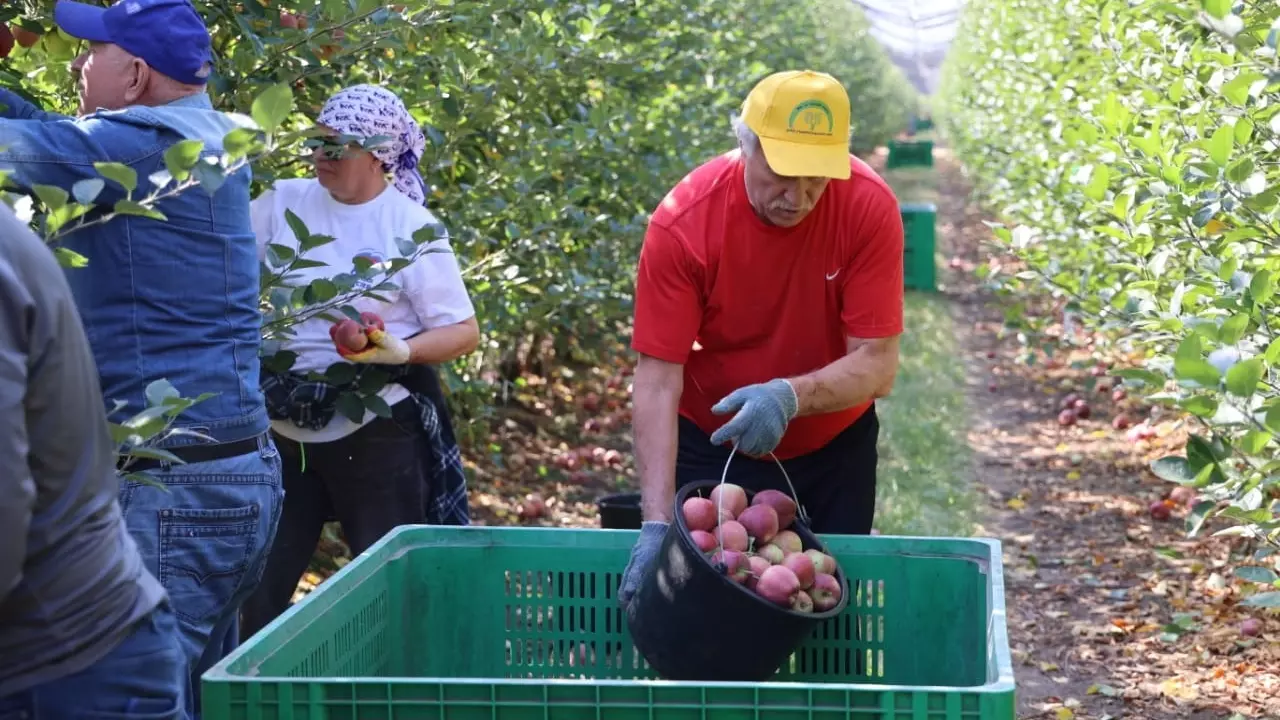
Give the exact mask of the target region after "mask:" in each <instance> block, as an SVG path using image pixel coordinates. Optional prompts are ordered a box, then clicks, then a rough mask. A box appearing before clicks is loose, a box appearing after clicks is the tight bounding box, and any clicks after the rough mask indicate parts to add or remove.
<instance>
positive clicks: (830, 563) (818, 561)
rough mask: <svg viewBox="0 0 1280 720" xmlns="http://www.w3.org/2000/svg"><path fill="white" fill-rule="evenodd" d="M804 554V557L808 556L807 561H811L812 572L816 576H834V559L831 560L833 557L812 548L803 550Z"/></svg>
mask: <svg viewBox="0 0 1280 720" xmlns="http://www.w3.org/2000/svg"><path fill="white" fill-rule="evenodd" d="M804 554H805V555H808V556H809V560H811V561H812V562H813V570H814V572H815V573H817V574H824V573H825V574H827V575H835V574H836V559H835V558H833V557H831V556H830V555H828V554H826V553H824V552H822V551H821V550H817V549H814V548H809V549H808V550H805V551H804Z"/></svg>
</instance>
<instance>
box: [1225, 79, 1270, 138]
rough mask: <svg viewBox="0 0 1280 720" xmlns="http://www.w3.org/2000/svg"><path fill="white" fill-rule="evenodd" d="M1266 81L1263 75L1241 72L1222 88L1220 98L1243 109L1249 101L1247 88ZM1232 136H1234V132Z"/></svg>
mask: <svg viewBox="0 0 1280 720" xmlns="http://www.w3.org/2000/svg"><path fill="white" fill-rule="evenodd" d="M1266 79H1267V77H1266V76H1265V75H1260V74H1258V73H1256V72H1250V71H1247V70H1246V71H1243V72H1241V73H1240V74H1238V75H1236V76H1235V77H1234V78H1232V79H1231V81H1230V82H1228V83H1226V84H1225V85H1223V86H1222V96H1223V97H1224V98H1226V99H1227V100H1230V101H1231V103H1232V104H1234V105H1237V106H1239V107H1244V105H1245V103H1246V102H1248V101H1249V88H1251V87H1253V84H1254V83H1256V82H1258V81H1260V80H1266ZM1232 134H1233V135H1234V131H1233V133H1232Z"/></svg>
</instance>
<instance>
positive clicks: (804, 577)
mask: <svg viewBox="0 0 1280 720" xmlns="http://www.w3.org/2000/svg"><path fill="white" fill-rule="evenodd" d="M782 565H783V567H785V568H787V569H789V570H791V572H793V573H795V574H796V579H798V580H799V581H800V587H801V589H808V588H809V586H811V585H813V576H814V575H815V574H817V569H816V567H815V566H814V563H813V558H811V557H809V555H808V554H807V553H791V554H790V555H788V556H787V557H786V559H785V560H783V561H782Z"/></svg>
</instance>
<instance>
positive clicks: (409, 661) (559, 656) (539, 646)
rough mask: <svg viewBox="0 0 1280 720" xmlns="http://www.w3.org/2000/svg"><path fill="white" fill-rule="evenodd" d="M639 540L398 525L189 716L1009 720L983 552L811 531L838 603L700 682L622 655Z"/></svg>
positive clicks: (995, 602) (284, 621)
mask: <svg viewBox="0 0 1280 720" xmlns="http://www.w3.org/2000/svg"><path fill="white" fill-rule="evenodd" d="M638 535H639V533H638V532H637V531H635V530H571V529H555V528H550V529H544V528H498V527H480V526H472V527H462V528H458V527H437V526H406V527H404V528H401V529H399V530H397V531H395V532H393V533H391V534H389V535H388V536H387V537H385V538H383V540H382V541H380V542H379V543H377V544H376V545H374V546H373V547H372V548H370V549H369V550H368V551H366V552H365V553H363V554H362V555H360V556H359V557H358V558H356V559H355V560H353V561H352V562H351V563H349V564H348V565H347V566H346V567H344V568H343V569H342V570H341V571H340V572H338V573H337V574H336V575H334V576H333V577H332V578H330V579H329V580H328V581H327V582H325V583H323V584H322V585H321V586H320V587H319V588H317V589H316V590H315V591H314V592H312V593H311V594H310V595H308V596H307V597H306V598H304V599H303V600H302V601H301V602H299V603H298V604H297V605H295V606H294V607H292V608H290V609H289V611H287V612H286V613H285V614H284V615H282V616H281V617H279V618H277V619H276V620H275V621H274V622H273V623H271V624H270V625H268V626H267V627H266V628H264V629H263V630H262V631H261V632H259V633H258V634H257V635H255V636H254V637H252V638H250V639H249V641H248V642H246V643H245V644H244V645H242V646H241V647H240V648H238V649H237V650H236V651H235V652H233V653H232V654H231V655H229V656H228V657H226V658H224V659H223V660H222V662H220V663H218V664H217V665H216V666H214V667H213V668H212V669H210V670H209V671H208V672H207V673H205V675H204V677H203V683H202V687H203V717H204V719H205V720H525V719H535V718H536V719H537V720H655V719H659V720H695V719H696V720H739V719H742V720H746V719H748V718H749V719H751V720H761V719H769V720H772V719H774V718H777V719H778V720H819V719H823V720H825V719H830V720H835V719H836V718H840V719H842V720H962V719H963V720H1014V678H1013V669H1012V665H1011V663H1010V656H1009V646H1008V638H1007V636H1006V632H1005V613H1004V581H1003V576H1002V571H1001V562H1000V557H1001V556H1000V545H999V543H998V542H997V541H994V540H985V539H932V538H899V537H878V536H872V537H861V536H824V537H823V541H824V542H826V543H827V544H828V545H829V546H830V548H831V550H832V552H833V553H834V554H835V555H836V557H837V558H838V560H839V561H840V562H841V563H842V565H843V567H844V569H845V570H846V572H847V573H848V575H849V579H850V592H851V598H850V602H849V607H848V611H847V612H845V613H844V614H843V615H841V616H840V617H838V618H835V619H833V620H831V621H829V622H828V623H826V624H824V625H823V626H822V627H820V628H819V629H818V630H817V631H816V632H815V634H814V636H813V637H812V638H811V639H810V640H808V641H807V642H806V643H805V645H803V646H802V647H801V648H800V649H799V651H798V652H797V653H796V655H795V656H794V657H793V658H792V661H791V663H790V665H789V667H784V668H783V669H782V670H781V671H780V672H779V674H778V676H777V681H776V682H767V683H746V682H744V683H699V682H668V681H662V680H656V679H653V673H652V672H651V671H649V670H648V668H647V667H646V663H645V662H644V660H643V659H641V658H640V657H639V654H638V653H637V652H635V650H634V649H633V648H632V646H631V642H630V638H629V634H628V632H627V629H626V625H625V623H624V622H623V616H622V611H621V610H620V609H619V608H618V606H617V601H616V600H615V597H614V596H615V588H616V586H617V583H618V581H619V575H620V573H621V571H622V569H623V568H624V567H625V566H626V563H627V559H628V557H629V555H630V552H631V548H632V546H633V544H634V543H635V541H636V538H637V537H638ZM745 630H747V629H746V628H744V631H745Z"/></svg>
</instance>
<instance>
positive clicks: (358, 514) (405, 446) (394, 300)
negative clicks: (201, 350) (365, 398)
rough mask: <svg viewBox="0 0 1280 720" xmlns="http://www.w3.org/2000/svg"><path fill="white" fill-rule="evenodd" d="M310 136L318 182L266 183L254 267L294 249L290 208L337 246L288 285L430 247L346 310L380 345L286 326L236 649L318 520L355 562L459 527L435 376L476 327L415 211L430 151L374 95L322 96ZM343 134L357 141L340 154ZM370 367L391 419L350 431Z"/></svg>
mask: <svg viewBox="0 0 1280 720" xmlns="http://www.w3.org/2000/svg"><path fill="white" fill-rule="evenodd" d="M317 125H319V126H320V127H322V128H325V129H327V130H328V131H329V132H330V133H331V134H330V135H329V139H328V140H327V141H326V144H325V145H324V146H323V147H321V148H320V149H319V150H317V151H316V153H315V154H314V155H313V158H314V162H315V168H316V175H315V177H314V178H306V179H294V180H281V181H278V182H276V183H275V185H274V187H272V188H271V189H270V190H268V191H266V192H264V193H263V194H262V195H261V196H259V197H258V198H256V199H255V200H254V201H253V203H252V217H253V228H254V232H255V233H256V234H257V236H258V244H259V247H260V248H261V255H262V257H264V258H265V257H266V255H267V252H268V245H269V244H275V245H283V246H285V247H287V248H289V249H290V250H293V251H294V252H297V251H298V249H299V245H300V243H299V241H298V238H297V236H296V235H295V233H294V231H293V228H292V227H291V226H290V223H289V222H288V220H287V219H286V215H285V211H286V210H287V211H291V212H292V213H293V214H294V215H296V216H297V217H298V218H299V219H300V220H302V222H303V224H304V225H305V226H306V231H307V233H309V234H310V235H313V236H314V235H324V236H329V237H332V238H334V239H333V240H332V241H330V242H327V243H325V244H322V245H319V246H318V247H314V248H311V249H308V250H307V251H306V252H305V253H304V255H303V257H304V258H307V259H310V260H318V261H321V262H323V263H325V264H326V265H325V266H324V267H316V268H307V269H302V270H299V271H297V272H296V274H294V279H292V280H291V283H292V284H296V285H304V284H307V283H309V282H311V281H312V280H315V279H317V278H319V277H330V278H331V277H334V276H335V275H338V274H340V273H355V272H356V269H357V268H356V265H355V263H354V259H355V258H357V257H364V258H366V259H367V260H370V261H373V262H374V263H375V264H376V263H382V262H385V261H389V260H391V259H392V258H396V257H401V253H400V251H399V250H398V247H397V239H399V240H402V241H404V240H411V239H412V238H413V237H414V235H415V233H418V232H419V231H420V230H422V229H423V228H429V229H430V230H431V231H433V232H434V233H435V237H436V239H435V240H433V241H431V242H430V243H429V244H427V245H425V246H424V247H425V249H426V250H428V252H426V253H423V254H416V255H415V256H416V258H417V259H415V260H414V261H413V262H412V264H410V265H409V266H408V267H405V268H403V269H402V270H400V271H399V272H398V273H396V274H394V275H393V276H391V277H390V281H391V282H393V283H395V284H396V285H397V286H398V287H399V289H398V290H389V291H388V290H379V291H377V294H378V295H380V296H381V297H383V298H385V299H386V300H387V301H388V302H382V301H381V300H377V299H373V298H368V297H365V298H359V299H357V300H355V301H354V302H353V303H352V305H354V306H355V308H356V309H357V310H359V311H361V312H373V313H376V314H378V315H379V316H380V317H381V318H382V320H383V322H384V324H385V327H386V333H385V337H383V338H381V339H379V340H378V342H377V343H371V344H370V345H369V347H368V349H366V350H364V351H363V352H360V353H355V354H352V353H350V352H344V353H343V354H341V355H340V354H339V352H338V350H337V348H336V346H335V341H334V340H333V339H332V338H331V337H330V329H331V327H332V322H331V321H330V320H326V319H323V318H319V317H315V318H312V319H308V320H305V321H303V322H302V323H300V324H298V325H297V326H295V327H294V335H293V337H290V338H288V339H287V340H286V341H285V342H284V343H283V344H282V346H281V348H280V349H281V350H287V351H290V352H292V353H294V354H296V360H295V362H294V364H293V366H292V368H291V369H290V371H289V372H287V373H274V372H271V371H269V370H267V369H265V368H264V370H263V379H262V386H263V389H264V391H265V392H266V395H267V405H268V410H269V411H270V413H271V416H272V430H273V432H274V433H275V436H276V443H277V445H278V446H279V448H280V454H281V456H282V459H283V461H284V463H283V467H284V488H285V501H284V509H283V512H282V515H281V518H280V522H279V525H278V529H277V531H276V537H275V542H274V543H273V546H272V550H271V556H270V559H269V560H268V564H267V566H266V569H265V571H264V573H263V577H262V581H261V583H260V585H259V587H258V590H257V591H256V592H255V594H254V595H253V596H252V597H251V598H250V599H249V600H248V601H247V602H246V603H245V605H244V608H243V618H242V622H243V626H242V631H241V635H242V636H243V637H246V638H247V637H249V636H251V635H252V634H253V633H255V632H257V631H258V630H260V629H261V628H262V627H263V626H264V625H266V624H267V623H269V622H271V620H273V619H274V618H275V617H276V616H277V615H279V614H280V613H281V612H283V611H284V610H286V609H287V608H288V606H289V602H290V599H291V597H292V595H293V593H294V590H295V588H296V586H297V582H298V580H299V578H300V577H301V576H302V574H303V573H304V572H305V571H306V569H307V565H308V562H309V561H310V559H311V557H312V554H313V552H314V551H315V548H316V544H317V542H318V540H319V538H320V533H321V531H322V528H323V525H324V523H325V522H326V521H327V520H329V519H331V518H336V519H337V520H338V521H339V522H340V523H341V524H342V529H343V534H344V535H345V537H346V540H347V543H348V545H349V546H350V548H351V551H352V553H353V554H359V553H361V552H364V550H365V549H367V548H368V547H369V546H370V545H371V544H373V543H374V542H376V541H377V540H378V539H379V538H381V537H382V536H383V535H385V534H386V533H387V532H388V531H390V530H392V529H394V528H395V527H396V526H399V525H404V524H420V523H432V524H466V523H467V522H468V514H467V513H468V507H467V498H466V486H465V480H464V479H463V476H462V468H461V462H460V458H459V456H458V452H457V447H456V445H455V444H454V443H453V433H452V429H451V428H450V427H449V420H448V415H447V412H446V411H445V408H444V406H443V398H442V396H441V395H440V393H439V382H438V378H437V377H436V376H435V374H434V370H432V368H431V366H432V365H436V364H439V363H443V362H448V361H451V360H454V359H456V358H458V357H460V356H462V355H464V354H466V353H469V352H471V351H472V350H474V349H475V347H476V345H477V343H478V341H479V329H478V326H477V324H476V319H475V310H474V308H473V307H472V303H471V299H470V297H469V296H468V294H467V290H466V287H465V286H464V284H463V280H462V274H461V272H460V270H459V265H458V261H457V258H456V257H455V256H454V255H453V253H452V252H451V251H450V246H449V239H448V236H447V233H446V232H445V230H444V227H443V226H442V225H441V224H440V223H439V221H437V220H436V218H435V217H434V216H433V215H432V214H431V212H430V211H429V210H427V208H426V207H425V206H424V203H425V196H426V185H425V183H424V182H423V180H422V177H421V176H420V175H419V174H418V170H417V167H418V161H419V159H420V158H421V156H422V151H423V149H424V147H425V145H426V140H425V138H424V137H423V134H422V132H421V130H420V129H419V128H418V125H417V123H416V122H414V120H413V118H412V116H410V115H409V112H408V111H407V110H406V109H405V106H404V104H403V103H402V102H401V101H400V99H399V98H398V97H397V96H396V95H395V94H394V93H392V92H390V91H388V90H386V89H384V88H381V87H377V86H372V85H357V86H353V87H350V88H347V89H345V90H342V91H341V92H339V93H338V94H336V95H335V96H333V97H332V98H331V99H330V100H329V101H328V102H327V103H326V104H325V106H324V108H323V110H322V111H321V113H320V116H319V117H318V118H317ZM339 135H341V136H347V137H348V138H351V137H354V138H357V139H358V140H356V141H353V142H351V143H348V144H345V145H338V144H337V142H340V140H335V138H337V136H339ZM361 142H364V143H365V145H366V146H369V147H371V150H365V149H362V148H361V146H360V143H361ZM388 174H390V175H391V176H392V177H393V182H388V179H387V176H388ZM383 279H385V278H384V276H383V275H382V274H376V275H375V276H374V277H372V278H369V277H365V278H363V279H362V281H361V282H362V283H364V287H366V288H368V287H371V286H373V285H377V284H378V283H380V282H381V281H382V280H383ZM335 364H337V365H339V366H340V367H338V368H337V370H336V371H330V372H328V373H327V374H326V380H327V381H326V382H317V381H315V380H314V379H313V378H311V377H308V373H326V371H327V370H329V369H330V368H331V367H332V366H335ZM375 369H376V370H377V371H378V375H379V376H384V377H388V378H390V382H388V383H387V384H386V385H385V387H384V388H383V389H382V390H381V391H380V392H378V396H379V397H381V398H382V400H383V401H385V403H386V404H387V406H389V408H390V410H391V417H390V418H385V417H379V416H377V415H376V414H375V413H374V412H372V411H371V410H365V412H364V416H363V418H361V420H360V421H359V422H354V421H353V420H352V419H350V417H348V416H349V415H355V414H357V412H358V410H359V408H358V407H357V408H356V409H355V410H352V409H351V399H352V396H351V395H350V394H349V393H345V394H347V395H348V397H347V400H346V401H345V402H346V407H345V408H344V407H343V403H344V401H343V400H340V397H341V396H342V395H344V392H345V391H349V390H350V389H351V388H353V387H356V386H359V385H361V383H362V382H363V383H364V386H365V388H366V389H367V387H368V385H367V381H368V380H369V377H368V376H369V375H370V373H369V371H370V370H375ZM374 402H375V404H376V401H374ZM344 410H345V414H344Z"/></svg>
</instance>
